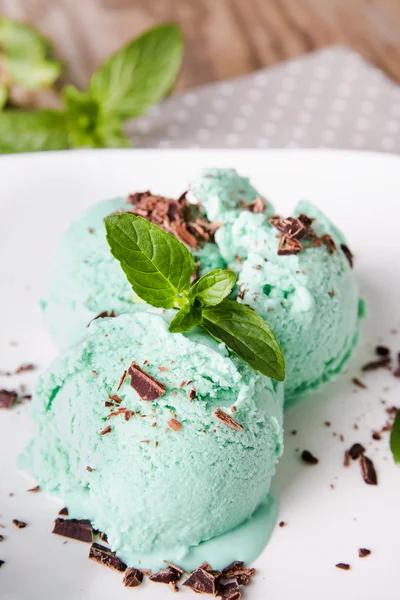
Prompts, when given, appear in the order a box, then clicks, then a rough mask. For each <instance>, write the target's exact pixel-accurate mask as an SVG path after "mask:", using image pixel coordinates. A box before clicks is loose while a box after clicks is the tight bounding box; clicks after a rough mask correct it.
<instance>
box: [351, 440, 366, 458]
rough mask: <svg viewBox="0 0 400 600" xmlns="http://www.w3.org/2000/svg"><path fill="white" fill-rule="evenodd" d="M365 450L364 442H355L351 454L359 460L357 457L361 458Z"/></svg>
mask: <svg viewBox="0 0 400 600" xmlns="http://www.w3.org/2000/svg"><path fill="white" fill-rule="evenodd" d="M364 452H365V448H364V446H363V445H362V444H358V443H355V444H353V445H352V447H351V448H350V450H349V455H350V456H351V458H352V459H353V460H357V458H360V456H361V455H362V454H364Z"/></svg>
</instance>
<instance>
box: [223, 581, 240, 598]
mask: <svg viewBox="0 0 400 600" xmlns="http://www.w3.org/2000/svg"><path fill="white" fill-rule="evenodd" d="M218 596H221V598H222V600H240V598H241V596H242V595H241V593H240V589H239V587H238V585H237V583H227V584H225V585H224V584H221V585H220V586H219V589H218Z"/></svg>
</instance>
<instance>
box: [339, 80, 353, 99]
mask: <svg viewBox="0 0 400 600" xmlns="http://www.w3.org/2000/svg"><path fill="white" fill-rule="evenodd" d="M336 92H337V94H338V96H345V97H347V96H350V94H351V85H349V84H348V83H340V84H339V85H338V87H337V89H336Z"/></svg>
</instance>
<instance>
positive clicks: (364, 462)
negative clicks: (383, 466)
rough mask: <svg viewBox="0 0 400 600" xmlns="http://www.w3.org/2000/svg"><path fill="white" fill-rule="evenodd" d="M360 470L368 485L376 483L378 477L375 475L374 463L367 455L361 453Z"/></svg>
mask: <svg viewBox="0 0 400 600" xmlns="http://www.w3.org/2000/svg"><path fill="white" fill-rule="evenodd" d="M360 464H361V472H362V476H363V479H364V481H365V483H367V484H368V485H378V477H377V475H376V471H375V467H374V463H373V462H372V460H371V459H370V458H368V456H365V454H362V455H361V457H360Z"/></svg>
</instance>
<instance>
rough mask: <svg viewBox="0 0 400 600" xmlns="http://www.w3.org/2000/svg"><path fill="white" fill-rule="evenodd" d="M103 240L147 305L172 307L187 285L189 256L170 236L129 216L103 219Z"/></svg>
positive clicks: (190, 264) (191, 264)
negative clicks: (105, 238) (104, 227)
mask: <svg viewBox="0 0 400 600" xmlns="http://www.w3.org/2000/svg"><path fill="white" fill-rule="evenodd" d="M105 224H106V231H107V241H108V243H109V245H110V248H111V252H112V254H113V256H114V257H115V258H116V259H117V260H119V261H120V263H121V267H122V269H123V271H124V272H125V274H126V276H127V278H128V281H129V283H130V284H131V286H132V288H133V290H134V292H136V294H137V295H138V296H139V297H140V298H142V300H144V301H145V302H147V303H148V304H151V305H152V306H158V307H163V308H172V307H173V306H174V304H175V301H176V298H177V296H178V295H179V294H181V293H182V292H183V291H185V290H188V289H189V286H190V276H191V274H192V273H193V271H194V270H195V265H194V260H193V256H192V255H191V253H190V252H189V250H187V248H186V247H185V246H184V245H183V244H182V243H181V242H179V241H178V240H177V239H176V238H174V236H173V235H171V234H170V233H166V232H165V231H163V230H162V229H161V228H160V227H158V226H157V225H154V224H153V223H149V221H146V219H144V218H143V217H137V216H136V215H132V214H129V213H124V214H122V215H111V216H109V217H107V218H106V219H105Z"/></svg>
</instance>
